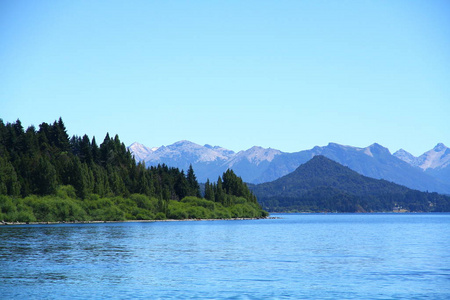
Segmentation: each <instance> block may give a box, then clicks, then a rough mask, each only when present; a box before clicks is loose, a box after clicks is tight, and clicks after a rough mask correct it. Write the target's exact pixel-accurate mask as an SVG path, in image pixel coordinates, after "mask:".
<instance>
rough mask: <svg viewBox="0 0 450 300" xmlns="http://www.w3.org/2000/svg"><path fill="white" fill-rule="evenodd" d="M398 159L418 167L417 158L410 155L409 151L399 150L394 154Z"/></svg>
mask: <svg viewBox="0 0 450 300" xmlns="http://www.w3.org/2000/svg"><path fill="white" fill-rule="evenodd" d="M393 155H394V156H395V157H397V158H398V159H401V160H403V161H404V162H406V163H408V164H410V165H412V166H417V157H415V156H414V155H412V154H411V153H409V152H408V151H405V150H404V149H399V150H397V151H396V152H394V154H393Z"/></svg>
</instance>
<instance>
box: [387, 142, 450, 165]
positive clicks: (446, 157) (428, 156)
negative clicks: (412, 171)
mask: <svg viewBox="0 0 450 300" xmlns="http://www.w3.org/2000/svg"><path fill="white" fill-rule="evenodd" d="M394 156H396V157H397V158H400V159H401V160H403V161H405V162H407V163H409V164H410V165H412V166H415V167H419V168H421V169H422V170H424V171H426V170H428V169H442V168H445V167H447V166H448V165H450V148H448V147H447V146H445V145H444V144H442V143H439V144H437V145H436V146H435V147H434V148H433V149H431V150H429V151H427V152H425V153H424V154H422V155H421V156H419V157H415V156H414V155H412V154H410V153H408V152H406V151H405V150H403V149H400V150H398V151H397V152H395V153H394Z"/></svg>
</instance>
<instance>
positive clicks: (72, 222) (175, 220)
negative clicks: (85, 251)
mask: <svg viewBox="0 0 450 300" xmlns="http://www.w3.org/2000/svg"><path fill="white" fill-rule="evenodd" d="M263 219H279V218H277V217H264V218H229V219H166V220H125V221H58V222H4V221H1V222H0V226H2V225H4V226H8V225H60V224H103V223H153V222H199V221H243V220H263Z"/></svg>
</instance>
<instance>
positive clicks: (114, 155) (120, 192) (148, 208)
mask: <svg viewBox="0 0 450 300" xmlns="http://www.w3.org/2000/svg"><path fill="white" fill-rule="evenodd" d="M2 195H3V196H2ZM189 197H190V198H189ZM200 198H201V194H200V189H199V184H198V182H197V179H196V176H195V174H194V170H193V169H192V167H190V168H189V169H188V170H187V173H186V174H185V173H184V171H183V170H179V169H177V168H169V167H167V166H165V165H158V166H155V167H151V168H146V167H145V165H144V164H143V163H138V164H136V162H135V160H134V158H133V157H132V155H131V153H130V152H129V150H127V148H126V147H125V145H124V144H123V143H121V142H120V140H119V137H118V136H117V135H116V136H114V138H113V137H110V135H109V134H106V136H105V138H104V140H103V142H102V143H101V144H100V145H98V144H97V141H96V140H95V138H92V139H90V138H89V137H88V136H87V135H84V136H83V137H79V136H73V137H71V138H69V136H68V134H67V131H66V127H65V125H64V122H63V121H62V119H61V118H60V119H59V120H58V121H55V122H54V123H53V124H48V123H42V124H40V125H39V129H37V128H35V127H34V126H30V127H28V128H27V129H26V130H25V129H24V128H23V126H22V124H21V122H20V120H17V121H16V122H15V123H7V124H4V123H3V121H2V120H1V119H0V221H1V220H3V219H6V220H10V221H16V220H17V221H20V220H25V221H27V220H28V221H69V220H74V219H77V220H83V219H86V220H91V219H101V220H110V219H114V220H115V219H118V220H123V219H136V218H138V219H144V218H145V219H148V218H156V217H157V218H166V217H168V218H178V219H179V218H227V217H260V216H263V215H265V212H263V211H262V210H261V208H260V206H259V205H258V204H257V200H256V197H255V196H254V195H253V194H252V193H251V192H250V191H249V190H248V188H247V187H246V185H245V184H244V183H243V182H242V180H241V179H240V178H239V177H237V176H236V175H235V174H234V173H233V172H232V171H229V172H227V173H226V174H224V176H223V179H222V178H221V177H219V179H218V181H217V183H209V182H208V194H207V195H206V198H207V199H200ZM205 201H206V202H205ZM200 207H201V208H200Z"/></svg>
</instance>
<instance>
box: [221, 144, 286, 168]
mask: <svg viewBox="0 0 450 300" xmlns="http://www.w3.org/2000/svg"><path fill="white" fill-rule="evenodd" d="M281 153H282V152H281V151H280V150H275V149H272V148H263V147H260V146H253V147H251V148H250V149H247V150H245V151H239V152H238V153H237V154H236V155H235V156H234V157H233V159H232V160H231V161H229V163H228V164H229V166H232V165H233V164H234V163H236V162H237V161H240V160H243V159H246V160H248V161H249V162H251V163H254V164H256V165H259V164H260V163H262V162H263V161H268V162H271V161H272V160H273V159H274V158H275V156H277V155H279V154H281Z"/></svg>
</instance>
